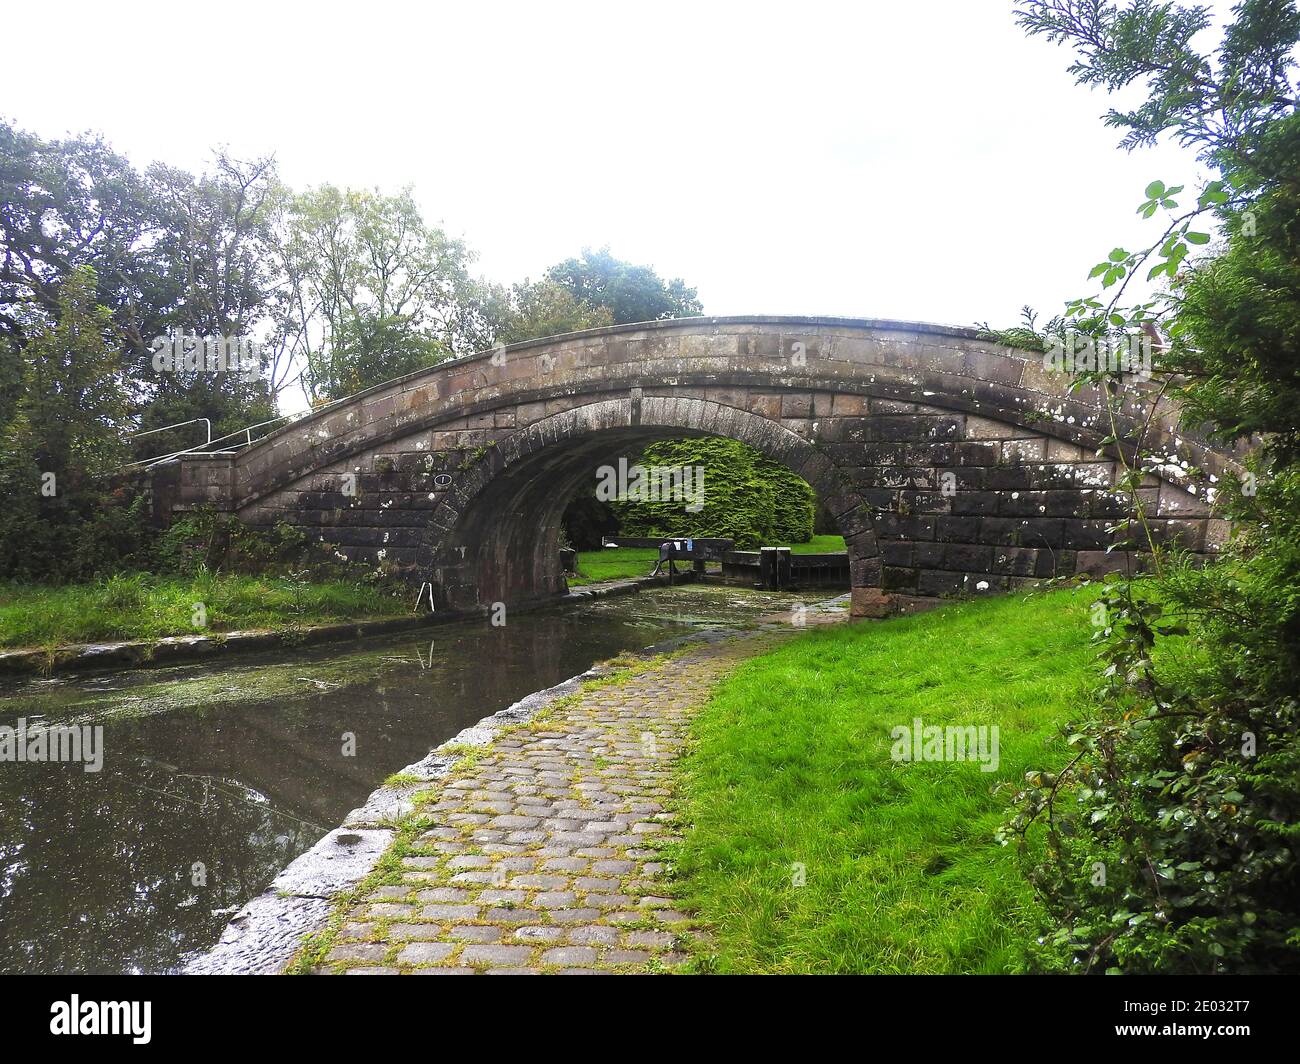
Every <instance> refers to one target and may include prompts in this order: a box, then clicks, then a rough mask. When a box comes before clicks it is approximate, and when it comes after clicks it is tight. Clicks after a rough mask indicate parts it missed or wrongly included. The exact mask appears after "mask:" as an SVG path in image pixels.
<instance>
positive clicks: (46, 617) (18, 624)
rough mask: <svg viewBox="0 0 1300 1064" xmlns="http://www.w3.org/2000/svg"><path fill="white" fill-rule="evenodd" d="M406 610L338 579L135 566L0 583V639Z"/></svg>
mask: <svg viewBox="0 0 1300 1064" xmlns="http://www.w3.org/2000/svg"><path fill="white" fill-rule="evenodd" d="M199 604H202V611H200V612H199V613H198V615H197V617H196V609H195V607H196V605H199ZM409 612H410V603H409V602H408V601H406V600H405V599H399V598H397V597H395V595H394V594H393V592H392V591H389V590H384V589H382V588H378V587H373V586H370V585H362V584H355V583H348V582H341V581H334V582H323V583H312V584H295V583H294V582H293V581H290V580H288V579H277V578H275V577H254V576H239V575H212V574H208V575H203V576H198V577H194V578H167V577H157V576H152V575H149V574H143V573H141V574H130V575H124V576H114V577H111V578H110V579H107V580H103V581H100V582H99V583H95V584H79V585H72V586H68V587H45V586H41V585H26V584H0V646H4V647H51V646H59V645H63V644H67V643H91V642H105V641H114V640H126V639H157V638H161V637H162V636H169V635H194V634H196V633H201V632H204V631H208V632H228V631H235V630H238V629H248V628H271V629H283V628H289V627H292V626H295V625H298V626H305V625H315V624H332V623H339V622H342V621H355V620H362V619H366V618H374V617H391V616H397V615H401V614H405V613H409ZM196 619H199V620H202V621H204V622H205V623H204V624H203V625H200V624H196V623H195V621H196Z"/></svg>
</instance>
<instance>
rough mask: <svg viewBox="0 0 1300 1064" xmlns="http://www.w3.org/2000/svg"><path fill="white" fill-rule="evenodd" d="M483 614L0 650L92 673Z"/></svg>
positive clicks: (38, 663) (17, 663)
mask: <svg viewBox="0 0 1300 1064" xmlns="http://www.w3.org/2000/svg"><path fill="white" fill-rule="evenodd" d="M695 575H696V574H694V573H680V574H678V576H677V580H678V582H680V583H689V582H690V581H691V580H692V579H693V578H694V577H695ZM666 583H667V581H666V580H665V579H664V578H662V577H650V576H646V577H637V578H635V579H631V580H616V581H609V582H607V583H602V584H594V585H591V586H590V587H579V588H576V589H574V590H572V591H570V592H569V593H568V594H566V595H563V596H561V597H559V598H556V599H553V600H549V601H546V602H539V603H536V604H534V605H532V606H521V607H518V608H517V610H516V612H520V613H523V612H529V611H531V610H537V609H543V608H550V607H553V606H557V605H564V604H565V603H577V602H582V601H583V600H585V599H591V598H605V597H609V596H613V595H628V594H634V593H636V592H638V591H640V590H641V589H642V588H649V587H662V586H665V585H666ZM481 616H483V614H482V612H481V611H477V610H448V611H444V612H442V613H431V614H425V615H423V616H412V617H387V618H383V619H380V620H374V621H353V622H350V623H347V624H324V625H315V626H313V627H310V628H300V629H297V630H270V629H254V630H250V631H246V632H220V633H214V634H212V635H176V636H165V637H163V638H161V639H137V640H129V641H126V642H120V643H79V644H70V645H68V646H62V647H55V648H53V649H42V648H23V649H19V650H0V676H5V675H8V676H23V675H48V674H49V673H51V672H92V671H97V670H102V669H148V668H158V667H161V666H164V665H183V664H187V663H190V662H195V661H207V660H210V659H211V658H214V657H218V656H224V655H226V654H238V653H252V652H254V651H259V650H261V651H266V650H276V649H281V648H283V647H285V646H294V647H299V646H314V645H317V644H320V643H335V642H343V641H345V640H348V639H364V638H366V637H367V636H375V635H389V634H391V633H393V632H405V631H409V630H412V629H416V628H427V627H430V626H432V625H440V624H450V623H452V622H453V621H464V620H471V619H473V618H475V617H481Z"/></svg>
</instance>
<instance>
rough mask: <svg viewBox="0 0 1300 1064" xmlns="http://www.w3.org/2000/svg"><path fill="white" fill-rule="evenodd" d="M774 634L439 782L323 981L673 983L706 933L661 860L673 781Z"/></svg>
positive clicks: (540, 729) (564, 710) (637, 677)
mask: <svg viewBox="0 0 1300 1064" xmlns="http://www.w3.org/2000/svg"><path fill="white" fill-rule="evenodd" d="M780 638H781V636H780V635H779V634H775V633H767V634H765V635H760V636H749V637H744V638H739V639H733V640H729V641H727V642H723V643H715V644H712V645H707V646H701V647H698V648H695V649H692V650H690V651H689V652H687V653H686V654H683V655H681V656H678V657H675V658H669V659H666V660H659V661H656V662H654V663H653V664H651V665H650V666H649V667H648V668H645V669H644V671H640V672H637V673H635V674H634V675H632V676H631V677H629V678H626V679H624V680H623V681H622V682H620V683H616V684H610V685H607V686H597V687H595V688H584V689H583V690H582V691H581V692H580V693H579V694H578V695H577V696H576V698H575V699H574V700H571V701H569V702H567V703H561V704H559V705H557V706H556V707H555V708H554V709H553V711H552V713H551V715H550V716H548V717H546V718H545V719H543V720H542V721H538V722H533V723H531V724H526V725H523V726H522V727H521V728H519V729H518V730H515V731H511V732H509V733H507V734H505V735H503V736H502V737H500V738H498V739H497V740H496V742H495V743H493V744H492V745H491V746H490V747H488V748H487V749H486V751H485V752H484V753H483V754H482V755H481V756H480V758H479V760H478V761H477V762H476V763H474V764H473V766H472V767H471V768H470V769H469V770H468V771H467V772H463V773H461V774H459V775H456V776H455V777H454V778H451V779H449V780H448V781H446V782H441V783H436V784H431V785H430V787H431V789H432V791H433V794H432V795H431V797H432V798H434V800H433V801H431V802H429V803H428V804H426V805H424V806H423V811H424V812H425V813H427V814H428V816H429V818H430V819H431V821H432V823H431V826H430V827H429V829H428V830H427V831H426V832H425V833H424V834H423V835H421V836H419V837H418V839H417V840H416V845H415V847H414V851H415V852H413V853H408V854H407V855H406V856H405V857H403V858H402V860H401V864H402V870H401V882H400V883H396V884H390V885H386V886H382V887H379V888H377V889H375V890H374V891H373V892H372V893H371V894H370V895H369V896H368V897H367V898H365V899H364V900H363V901H362V902H361V903H359V904H358V905H356V906H355V907H354V908H353V909H352V910H351V912H350V913H349V914H348V915H347V918H346V921H345V923H344V924H343V926H342V928H341V931H340V934H339V936H338V938H337V939H336V940H335V943H334V945H333V947H332V948H331V949H330V951H329V952H328V953H327V954H326V957H325V963H324V964H323V965H321V966H320V967H318V968H317V969H316V970H317V971H319V972H334V971H346V972H349V973H351V974H382V973H398V972H410V973H412V974H417V975H443V974H465V975H469V974H474V973H487V974H498V973H534V972H562V973H574V974H577V973H584V974H585V973H594V972H647V971H669V970H672V969H673V968H674V967H675V966H678V965H680V964H682V963H683V962H684V961H685V960H686V959H687V958H686V954H685V953H684V951H683V947H684V945H685V944H686V939H685V937H684V936H687V935H696V936H701V935H702V934H703V931H702V930H701V929H700V928H698V927H696V926H695V925H694V923H693V921H692V919H691V915H690V914H689V913H687V912H683V911H682V910H681V908H679V906H678V903H677V902H676V901H675V900H674V899H673V897H672V888H671V886H670V884H669V882H668V878H667V875H666V869H665V866H664V862H663V860H662V859H661V854H660V849H661V847H663V846H664V845H665V844H666V843H669V842H671V841H673V840H676V839H678V838H679V832H678V824H677V820H676V816H675V814H674V813H673V812H672V811H671V805H672V799H673V793H672V787H671V776H672V772H673V768H674V765H675V762H676V760H677V758H678V755H679V753H680V751H681V748H682V744H683V742H684V740H685V738H686V732H687V727H688V725H689V722H690V718H691V716H692V713H693V711H694V709H695V708H696V707H698V706H700V705H702V704H703V702H704V701H705V700H706V699H707V698H708V696H709V694H710V692H711V691H712V689H713V687H714V685H715V684H716V683H717V681H718V680H719V679H720V678H721V677H722V676H723V674H725V673H726V672H727V671H729V670H730V669H731V668H732V666H733V665H734V664H735V663H736V662H737V661H738V660H739V659H741V658H743V657H748V656H750V655H752V654H754V653H757V652H759V651H761V650H763V649H767V648H770V647H771V646H772V645H773V642H774V641H775V640H778V639H780Z"/></svg>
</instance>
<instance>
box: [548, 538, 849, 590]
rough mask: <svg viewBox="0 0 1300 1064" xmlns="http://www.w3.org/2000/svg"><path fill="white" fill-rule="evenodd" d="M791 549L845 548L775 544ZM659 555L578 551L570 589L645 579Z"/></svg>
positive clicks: (838, 541) (832, 543)
mask: <svg viewBox="0 0 1300 1064" xmlns="http://www.w3.org/2000/svg"><path fill="white" fill-rule="evenodd" d="M772 545H773V546H777V547H781V546H786V547H789V548H790V550H791V551H792V552H793V553H795V554H829V553H831V552H833V551H841V550H843V549H844V538H843V537H842V536H813V538H812V539H810V540H809V541H808V542H807V543H775V544H772ZM658 557H659V552H658V551H657V550H655V549H654V548H653V547H605V548H604V549H602V550H584V551H579V552H578V572H577V575H576V576H573V575H571V576H570V577H569V586H570V587H581V586H582V585H583V584H594V583H596V582H598V581H601V580H626V579H627V578H628V577H632V576H645V575H646V574H647V573H649V572H650V570H651V569H652V568H654V564H655V559H656V558H658Z"/></svg>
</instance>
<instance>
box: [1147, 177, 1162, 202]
mask: <svg viewBox="0 0 1300 1064" xmlns="http://www.w3.org/2000/svg"><path fill="white" fill-rule="evenodd" d="M1164 194H1165V183H1164V182H1163V181H1152V182H1151V184H1149V185H1147V199H1159V198H1160V197H1161V196H1163V195H1164Z"/></svg>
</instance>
